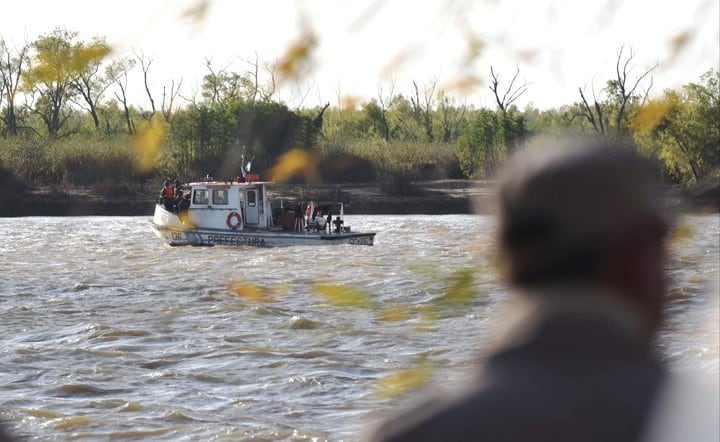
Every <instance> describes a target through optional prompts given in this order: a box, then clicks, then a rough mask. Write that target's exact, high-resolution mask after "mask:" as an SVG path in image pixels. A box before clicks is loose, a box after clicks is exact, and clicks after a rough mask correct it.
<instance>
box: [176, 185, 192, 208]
mask: <svg viewBox="0 0 720 442" xmlns="http://www.w3.org/2000/svg"><path fill="white" fill-rule="evenodd" d="M175 206H176V207H177V212H178V213H180V212H183V211H185V210H187V209H188V207H190V192H189V191H188V192H187V193H183V191H182V189H181V190H179V191H178V198H177V200H176V202H175Z"/></svg>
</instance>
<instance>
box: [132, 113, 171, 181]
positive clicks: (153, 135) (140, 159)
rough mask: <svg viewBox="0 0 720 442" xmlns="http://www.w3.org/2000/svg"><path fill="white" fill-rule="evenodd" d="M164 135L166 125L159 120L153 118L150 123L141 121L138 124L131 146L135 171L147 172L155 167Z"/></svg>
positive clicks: (165, 133)
mask: <svg viewBox="0 0 720 442" xmlns="http://www.w3.org/2000/svg"><path fill="white" fill-rule="evenodd" d="M166 135H167V125H166V124H165V122H164V121H161V120H160V119H159V118H153V119H151V120H150V121H143V122H142V123H140V124H138V130H137V135H136V136H135V143H134V145H133V147H134V149H135V170H137V171H138V172H148V171H150V170H152V169H153V168H154V167H155V164H156V163H157V161H158V160H159V156H160V151H161V148H162V145H163V143H164V142H165V136H166Z"/></svg>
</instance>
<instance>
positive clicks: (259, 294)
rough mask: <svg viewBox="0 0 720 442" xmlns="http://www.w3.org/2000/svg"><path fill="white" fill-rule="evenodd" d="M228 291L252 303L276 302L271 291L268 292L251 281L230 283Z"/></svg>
mask: <svg viewBox="0 0 720 442" xmlns="http://www.w3.org/2000/svg"><path fill="white" fill-rule="evenodd" d="M228 290H229V291H230V292H231V293H233V294H234V295H237V296H239V297H241V298H244V299H246V300H248V301H252V302H271V301H274V298H273V296H272V295H271V293H270V291H269V290H266V289H264V288H262V287H260V286H258V285H257V284H253V283H252V282H250V281H245V280H240V281H233V282H230V284H229V285H228Z"/></svg>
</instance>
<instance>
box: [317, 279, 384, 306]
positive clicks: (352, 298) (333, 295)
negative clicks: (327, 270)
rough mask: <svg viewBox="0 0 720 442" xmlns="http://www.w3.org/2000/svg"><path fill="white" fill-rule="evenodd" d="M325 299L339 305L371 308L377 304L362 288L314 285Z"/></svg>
mask: <svg viewBox="0 0 720 442" xmlns="http://www.w3.org/2000/svg"><path fill="white" fill-rule="evenodd" d="M313 290H315V292H317V293H318V294H319V295H320V296H321V297H322V298H323V299H324V300H325V301H327V302H328V303H330V304H333V305H335V306H339V307H360V308H370V307H374V306H375V301H373V299H372V297H371V296H370V295H369V294H368V293H365V292H363V291H361V290H357V289H354V288H352V287H347V286H343V285H330V284H317V285H315V286H313Z"/></svg>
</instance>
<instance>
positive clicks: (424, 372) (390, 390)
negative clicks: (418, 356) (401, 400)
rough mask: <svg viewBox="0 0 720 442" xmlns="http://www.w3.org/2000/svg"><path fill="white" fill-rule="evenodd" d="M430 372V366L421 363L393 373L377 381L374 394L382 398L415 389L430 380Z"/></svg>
mask: <svg viewBox="0 0 720 442" xmlns="http://www.w3.org/2000/svg"><path fill="white" fill-rule="evenodd" d="M432 372H433V370H432V369H431V368H430V367H428V366H427V365H422V366H418V367H412V368H409V369H407V370H404V371H401V372H398V373H394V374H392V375H390V376H387V377H385V378H383V379H380V380H379V381H378V383H377V393H376V394H377V396H379V397H382V398H392V397H397V396H400V395H402V394H405V393H407V392H408V391H410V390H417V389H419V388H421V387H423V386H425V385H426V384H427V383H428V382H429V381H430V378H431V376H432Z"/></svg>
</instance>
